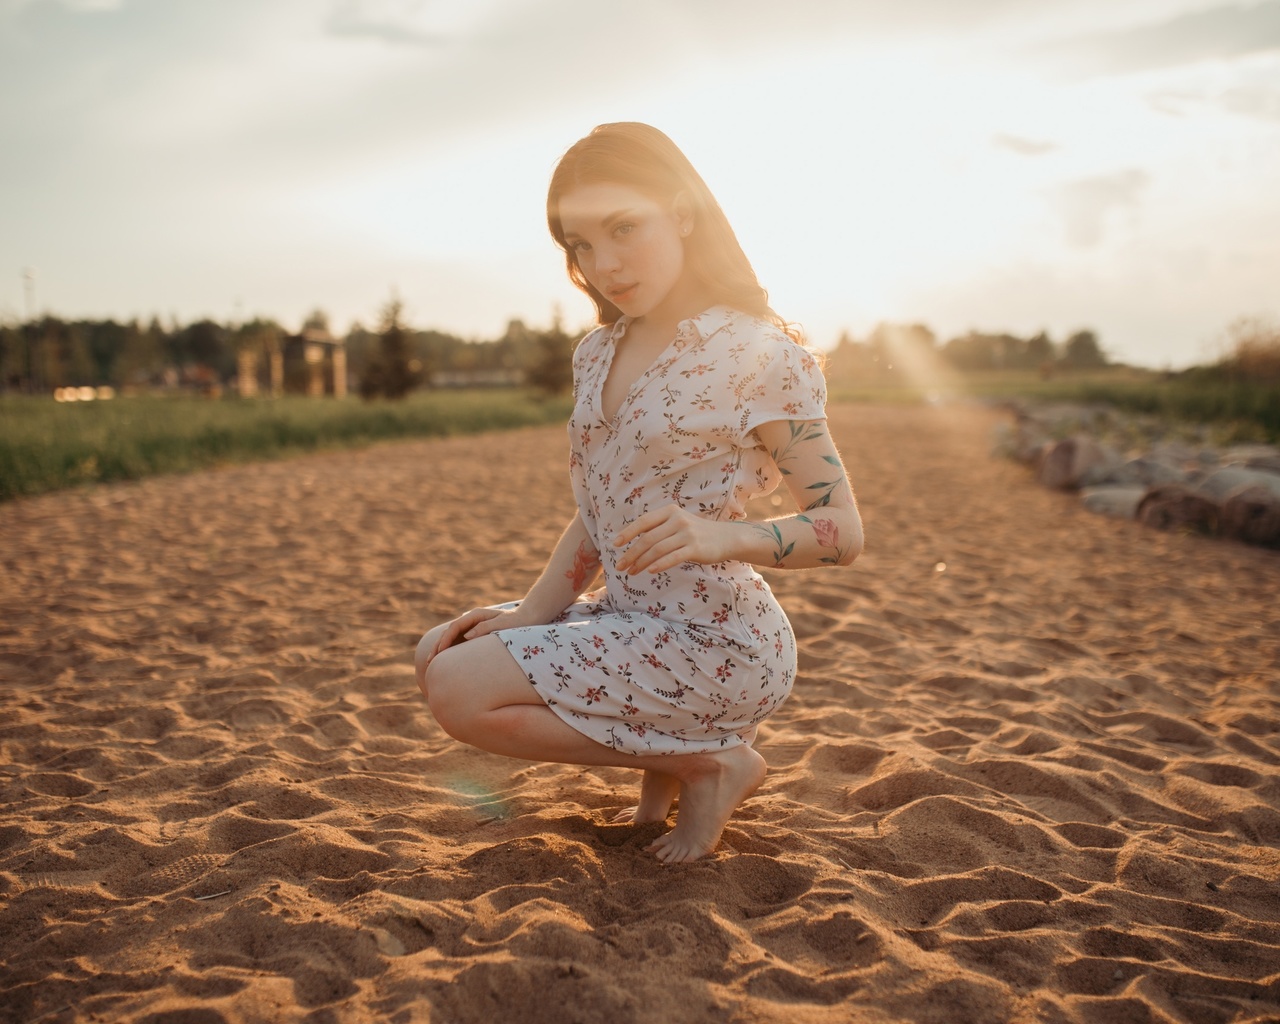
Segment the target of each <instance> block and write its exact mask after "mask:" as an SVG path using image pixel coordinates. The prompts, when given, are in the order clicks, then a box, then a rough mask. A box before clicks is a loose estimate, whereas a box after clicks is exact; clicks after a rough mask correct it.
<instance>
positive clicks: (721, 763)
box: [420, 634, 765, 864]
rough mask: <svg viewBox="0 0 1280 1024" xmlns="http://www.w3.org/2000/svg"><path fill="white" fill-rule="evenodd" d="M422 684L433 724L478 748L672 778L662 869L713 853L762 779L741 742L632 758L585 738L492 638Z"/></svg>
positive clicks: (431, 671)
mask: <svg viewBox="0 0 1280 1024" xmlns="http://www.w3.org/2000/svg"><path fill="white" fill-rule="evenodd" d="M428 635H429V634H428ZM423 642H424V643H426V642H427V641H426V638H425V637H424V638H423ZM420 649H421V648H420ZM425 683H426V694H427V702H428V704H429V705H430V707H431V711H432V713H433V714H434V715H435V716H436V721H438V722H439V723H440V725H441V726H442V727H443V728H444V730H445V731H446V732H447V733H449V735H451V736H453V737H454V738H455V739H457V740H461V741H462V742H463V743H469V744H470V745H472V746H474V747H479V748H480V749H481V750H487V751H489V752H490V753H494V754H503V755H505V756H507V757H519V758H524V759H525V760H529V761H554V762H558V763H560V764H582V765H601V766H611V767H618V768H635V769H639V770H640V771H645V772H649V771H652V772H655V773H658V774H661V775H668V776H670V777H671V778H673V779H675V780H676V781H677V782H678V783H679V786H680V812H679V816H678V818H677V821H676V825H675V828H673V829H672V830H671V831H670V832H668V833H667V834H666V835H664V836H661V837H660V838H659V839H657V840H655V841H654V843H652V844H651V845H650V847H649V849H651V850H653V851H654V852H655V853H656V854H657V856H658V859H659V860H662V861H664V862H665V863H668V864H673V863H676V862H679V861H688V860H696V859H697V858H698V857H701V856H703V855H704V854H706V853H709V852H711V850H713V849H715V846H716V844H717V843H718V842H719V841H720V835H721V833H722V832H723V831H724V826H725V824H726V823H727V822H728V820H729V818H730V817H731V816H732V814H733V812H734V810H735V808H737V806H738V805H739V804H740V803H742V801H743V800H745V799H746V798H747V797H748V796H750V795H751V794H752V793H754V792H755V791H756V789H757V788H758V787H759V785H760V783H761V782H762V781H763V780H764V775H765V764H764V759H763V758H761V757H760V755H759V754H757V753H756V752H755V751H754V750H753V749H752V748H751V747H749V746H747V745H745V744H743V745H739V746H734V747H729V748H727V749H725V750H718V751H714V752H712V753H707V754H666V755H636V754H626V753H622V752H621V751H617V750H613V749H611V748H609V747H606V746H604V745H603V744H600V743H596V742H595V741H594V740H591V739H588V738H587V737H586V736H584V735H583V734H582V733H580V732H578V731H577V730H576V729H574V728H573V727H572V726H570V725H567V724H566V723H565V722H563V721H562V720H561V719H560V717H559V716H558V715H557V714H556V713H555V712H554V711H552V710H551V709H550V708H549V707H547V706H546V704H545V703H543V701H542V698H541V697H539V696H538V694H537V692H536V691H535V690H534V689H533V686H532V685H531V684H530V683H529V680H528V679H527V678H526V677H525V674H524V673H523V672H522V671H521V670H520V667H519V665H518V664H517V663H516V661H515V659H513V658H512V657H511V655H510V654H509V653H508V652H507V649H506V647H505V646H503V644H502V642H501V641H500V640H499V639H498V638H497V637H495V636H484V637H480V638H478V639H476V640H469V641H467V642H466V643H463V644H459V645H457V646H455V647H451V648H449V649H448V650H447V651H441V652H440V654H438V655H436V657H435V658H434V659H433V660H432V661H431V663H430V665H429V666H428V667H427V671H426V673H425ZM664 817H665V815H664Z"/></svg>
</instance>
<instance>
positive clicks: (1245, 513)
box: [1222, 484, 1280, 548]
mask: <svg viewBox="0 0 1280 1024" xmlns="http://www.w3.org/2000/svg"><path fill="white" fill-rule="evenodd" d="M1222 534H1223V536H1225V537H1232V538H1234V539H1235V540H1239V541H1244V543H1246V544H1258V545H1261V546H1262V547H1268V548H1280V495H1277V494H1275V493H1273V492H1272V491H1269V490H1268V489H1267V488H1265V487H1262V486H1260V485H1259V484H1249V485H1247V486H1245V487H1241V488H1239V489H1237V490H1234V491H1232V492H1231V493H1230V494H1228V495H1227V497H1226V500H1224V501H1223V503H1222Z"/></svg>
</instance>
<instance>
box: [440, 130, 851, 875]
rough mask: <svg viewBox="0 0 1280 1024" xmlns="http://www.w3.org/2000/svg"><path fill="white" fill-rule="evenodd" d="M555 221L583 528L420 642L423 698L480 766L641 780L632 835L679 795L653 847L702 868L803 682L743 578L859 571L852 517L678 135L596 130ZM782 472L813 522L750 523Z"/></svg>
mask: <svg viewBox="0 0 1280 1024" xmlns="http://www.w3.org/2000/svg"><path fill="white" fill-rule="evenodd" d="M547 220H548V224H549V226H550V228H551V233H552V236H553V237H554V238H555V240H556V243H557V244H558V245H559V246H560V248H561V249H562V250H563V251H564V254H565V261H566V265H567V268H568V272H569V277H570V279H571V280H572V281H573V282H574V283H575V284H576V285H577V286H578V287H579V288H581V289H582V290H583V291H584V292H586V294H587V295H588V296H590V298H591V300H592V302H593V303H594V304H595V307H596V311H597V313H598V318H599V322H600V324H601V326H600V327H599V328H598V329H597V330H595V331H592V332H591V333H590V334H589V335H587V337H586V338H584V339H583V340H582V342H581V343H580V344H579V346H578V348H577V350H576V352H575V355H574V398H575V405H574V411H573V415H572V417H571V419H570V422H569V437H570V442H571V446H570V448H571V450H570V477H571V481H572V484H573V489H574V494H575V497H576V498H577V503H578V514H577V515H576V516H575V517H574V519H573V521H572V522H570V524H569V525H568V527H567V528H566V530H565V531H564V534H563V535H562V536H561V538H560V541H559V543H558V544H557V545H556V547H555V550H554V551H553V552H552V554H551V556H550V558H549V559H548V561H547V565H546V568H545V569H544V571H543V573H542V575H541V576H540V577H539V578H538V580H537V582H535V583H534V585H533V587H532V588H531V589H530V590H529V592H528V594H526V595H525V597H524V599H523V600H522V601H520V602H518V603H514V604H508V605H502V606H496V607H488V608H477V609H473V610H471V611H468V612H465V613H464V614H462V615H459V616H458V617H457V618H455V619H453V620H452V621H450V622H447V623H444V624H442V625H440V626H437V627H436V628H434V629H432V630H431V631H430V632H429V633H427V634H426V636H424V637H423V638H422V641H421V643H420V644H419V645H418V652H417V659H416V666H417V678H418V685H419V686H420V687H421V689H422V691H423V693H424V694H425V695H426V698H427V702H428V704H429V706H430V708H431V711H432V713H433V714H434V715H435V716H436V719H437V721H438V722H439V723H440V725H441V726H442V727H443V728H444V729H445V731H447V732H448V733H449V734H450V735H451V736H453V737H454V738H456V739H458V740H461V741H462V742H464V743H469V744H471V745H473V746H476V747H479V748H481V749H482V750H487V751H490V752H492V753H497V754H505V755H507V756H510V757H518V758H524V759H527V760H532V761H554V762H559V763H565V764H581V765H612V766H618V767H625V768H636V769H638V770H640V771H642V772H644V779H643V783H642V785H641V794H640V801H639V804H638V806H637V807H635V808H632V809H630V810H629V811H624V812H623V813H622V815H620V816H619V817H620V819H621V820H633V821H661V820H665V818H666V817H667V815H668V813H669V812H670V810H671V807H672V805H673V803H675V802H676V800H677V799H678V800H679V808H678V816H677V821H676V824H675V827H674V828H673V829H672V830H671V831H670V832H668V833H666V834H665V835H663V836H661V837H659V838H658V839H657V840H655V841H654V842H653V843H652V844H651V845H650V847H649V849H650V850H652V851H653V852H654V853H656V855H657V856H658V858H659V859H660V860H662V861H664V862H666V863H676V862H680V861H688V860H694V859H696V858H698V857H701V856H703V855H704V854H706V853H709V852H710V851H711V850H713V849H714V848H715V846H716V844H717V843H718V842H719V839H720V835H721V833H722V832H723V830H724V827H725V824H726V823H727V822H728V820H729V818H730V816H731V815H732V814H733V811H734V809H735V808H736V807H737V806H738V804H740V803H741V802H742V801H743V800H744V799H746V798H747V797H748V796H749V795H751V793H753V792H754V791H755V790H756V788H757V787H758V786H759V785H760V783H761V781H762V780H763V779H764V775H765V763H764V760H763V758H761V756H760V755H759V754H758V753H757V752H756V751H755V750H754V749H753V748H752V746H751V744H752V741H753V740H754V738H755V733H756V726H757V725H758V723H759V722H760V721H762V720H763V719H764V718H766V717H767V716H768V715H769V714H771V713H772V712H773V711H774V710H776V709H777V707H778V706H779V705H780V704H781V703H782V701H783V700H785V699H786V697H787V695H788V693H789V692H790V690H791V686H792V683H793V682H794V679H795V671H796V650H795V639H794V636H793V634H792V631H791V627H790V625H789V623H788V622H787V619H786V616H785V615H784V614H783V612H782V610H781V608H779V606H778V604H777V602H776V601H775V600H774V598H773V595H772V594H771V593H770V591H769V588H768V586H767V584H766V583H765V581H764V580H763V579H762V578H761V577H760V575H759V574H758V573H757V572H755V570H754V569H752V568H751V566H752V565H753V564H755V565H767V566H772V567H776V568H788V569H789V568H811V567H816V566H821V565H847V564H849V563H850V562H852V561H853V560H854V559H855V558H856V557H857V556H858V554H859V552H860V551H861V549H862V525H861V521H860V518H859V516H858V510H857V506H856V504H855V502H854V497H853V493H852V491H851V489H850V487H849V483H848V480H847V478H846V476H845V473H844V470H843V467H842V465H841V462H840V457H839V454H838V453H837V451H836V447H835V445H834V443H833V442H832V440H831V437H830V434H829V433H828V432H827V427H826V420H825V408H824V406H825V399H826V391H825V386H824V384H823V381H822V377H821V373H820V371H819V369H818V365H817V362H816V361H815V360H814V358H813V357H812V355H811V354H810V353H809V351H808V350H807V349H806V348H805V347H804V346H803V345H802V344H801V343H800V341H799V338H798V335H797V334H796V333H795V332H794V331H793V330H792V329H791V328H789V327H788V326H787V325H786V324H785V323H784V322H783V321H782V320H781V318H779V317H778V316H777V314H776V313H774V312H773V310H772V309H770V308H769V305H768V296H767V293H766V292H765V291H764V289H763V288H761V287H760V285H759V283H758V281H757V280H756V276H755V273H754V271H753V270H752V269H751V265H750V263H749V262H748V261H747V258H746V256H745V255H744V254H743V252H742V249H741V247H740V246H739V245H738V241H737V238H736V237H735V235H734V233H733V229H732V228H731V227H730V226H729V223H728V221H727V220H726V219H725V216H724V214H723V212H722V211H721V209H720V206H719V204H718V203H717V202H716V200H715V198H714V197H713V196H712V195H711V192H710V191H709V190H708V188H707V186H706V184H705V183H704V182H703V180H702V178H701V177H700V176H699V175H698V173H697V172H696V171H695V170H694V168H693V167H692V165H691V164H690V163H689V161H688V160H687V159H686V157H685V156H684V154H683V153H682V152H681V151H680V150H679V149H678V148H677V147H676V146H675V144H674V143H672V142H671V140H670V139H668V138H667V137H666V136H665V135H664V134H662V133H661V132H660V131H658V130H657V129H655V128H651V127H649V126H648V125H643V124H637V123H619V124H607V125H601V126H599V127H598V128H596V129H595V130H594V131H593V132H592V133H591V134H590V135H588V136H587V137H586V138H584V139H582V140H580V141H579V142H578V143H576V144H575V145H574V146H573V147H572V148H570V149H569V151H568V152H567V153H566V154H565V155H564V157H563V158H562V159H561V160H560V162H559V164H558V165H557V167H556V170H555V173H554V174H553V176H552V180H551V186H550V189H549V191H548V195H547ZM781 480H785V481H786V483H787V486H788V489H789V490H790V492H791V494H792V495H793V497H794V498H795V499H796V503H797V505H798V507H800V508H801V509H803V510H804V511H803V512H801V513H800V514H798V515H793V516H789V517H784V518H782V519H776V520H771V521H768V522H751V521H748V520H747V519H746V518H745V512H744V506H745V503H746V502H747V501H748V500H749V499H750V498H752V497H755V496H757V495H760V494H765V493H768V492H769V491H771V490H772V489H773V488H774V487H775V486H777V484H778V483H779V481H781ZM601 570H603V572H604V577H605V585H604V588H603V589H602V590H600V591H597V592H596V593H594V594H591V595H587V596H585V597H584V596H583V594H584V591H585V590H586V589H587V586H588V585H589V584H590V583H591V582H592V581H593V580H594V579H595V578H596V576H597V575H598V574H599V573H600V572H601Z"/></svg>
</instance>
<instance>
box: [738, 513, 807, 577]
mask: <svg viewBox="0 0 1280 1024" xmlns="http://www.w3.org/2000/svg"><path fill="white" fill-rule="evenodd" d="M747 525H748V526H750V527H751V528H752V529H753V530H758V531H759V532H760V533H763V534H764V535H765V536H766V537H768V538H769V540H770V541H771V542H772V543H773V567H774V568H775V569H781V568H782V560H783V559H784V558H786V557H787V555H789V554H791V552H792V551H793V550H794V549H795V546H796V542H795V541H792V542H791V543H790V544H784V543H783V540H782V531H781V530H779V529H778V524H777V523H747Z"/></svg>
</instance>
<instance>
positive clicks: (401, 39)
mask: <svg viewBox="0 0 1280 1024" xmlns="http://www.w3.org/2000/svg"><path fill="white" fill-rule="evenodd" d="M407 6H408V8H409V9H406V5H405V4H398V5H395V7H392V8H389V7H388V5H387V4H376V5H375V4H368V3H358V2H357V3H341V4H338V6H337V7H335V8H334V10H333V13H332V14H330V15H329V21H328V24H327V25H326V26H325V27H326V30H327V31H328V32H329V34H330V35H335V36H348V37H352V38H363V39H377V40H380V41H382V42H384V43H392V44H395V45H410V46H439V45H440V44H441V43H444V42H445V41H446V37H445V36H444V35H443V34H441V33H438V32H428V31H425V30H424V29H423V28H421V27H420V22H417V23H415V15H417V14H418V13H419V12H418V10H415V9H414V8H421V4H412V5H407ZM396 8H399V9H396Z"/></svg>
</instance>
